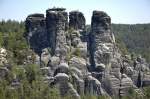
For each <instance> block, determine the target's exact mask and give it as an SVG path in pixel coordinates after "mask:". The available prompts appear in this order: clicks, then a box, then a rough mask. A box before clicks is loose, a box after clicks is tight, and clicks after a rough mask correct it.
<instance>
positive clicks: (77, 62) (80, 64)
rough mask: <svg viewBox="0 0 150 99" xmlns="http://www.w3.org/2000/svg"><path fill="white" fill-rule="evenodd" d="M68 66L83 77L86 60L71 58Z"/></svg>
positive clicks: (85, 71) (85, 69)
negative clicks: (76, 70) (79, 72)
mask: <svg viewBox="0 0 150 99" xmlns="http://www.w3.org/2000/svg"><path fill="white" fill-rule="evenodd" d="M69 66H70V67H76V68H77V69H79V70H80V71H81V72H82V74H83V75H86V74H87V71H88V70H87V65H86V60H85V59H83V58H80V57H73V58H71V59H70V61H69Z"/></svg>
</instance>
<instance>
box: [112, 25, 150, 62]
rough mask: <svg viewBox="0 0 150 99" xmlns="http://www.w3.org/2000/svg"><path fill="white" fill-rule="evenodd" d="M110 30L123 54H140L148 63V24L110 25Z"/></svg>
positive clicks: (149, 55)
mask: <svg viewBox="0 0 150 99" xmlns="http://www.w3.org/2000/svg"><path fill="white" fill-rule="evenodd" d="M112 30H113V32H114V34H115V37H116V41H117V44H118V45H119V47H120V48H121V49H122V48H124V49H122V50H123V51H124V52H125V53H127V52H129V53H130V54H136V55H138V54H140V55H142V56H143V57H145V58H146V59H147V61H148V62H150V54H149V53H150V38H149V37H150V24H135V25H128V24H112Z"/></svg>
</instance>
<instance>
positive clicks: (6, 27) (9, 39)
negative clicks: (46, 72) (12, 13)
mask: <svg viewBox="0 0 150 99" xmlns="http://www.w3.org/2000/svg"><path fill="white" fill-rule="evenodd" d="M24 32H25V27H24V23H23V22H17V21H11V20H8V21H1V22H0V47H3V48H5V49H7V50H8V51H9V52H10V53H11V54H12V56H11V60H13V61H14V62H15V63H17V64H23V62H24V60H25V58H26V56H27V53H28V51H27V50H28V46H27V42H26V40H25V38H24V37H23V35H24ZM8 55H10V54H8ZM8 57H10V56H8Z"/></svg>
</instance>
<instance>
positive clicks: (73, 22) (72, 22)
mask: <svg viewBox="0 0 150 99" xmlns="http://www.w3.org/2000/svg"><path fill="white" fill-rule="evenodd" d="M69 27H70V28H72V29H75V30H84V29H85V18H84V15H83V13H82V12H79V11H72V12H70V13H69Z"/></svg>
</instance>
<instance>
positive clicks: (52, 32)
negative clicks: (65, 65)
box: [46, 9, 68, 56]
mask: <svg viewBox="0 0 150 99" xmlns="http://www.w3.org/2000/svg"><path fill="white" fill-rule="evenodd" d="M67 20H68V17H67V12H65V11H64V10H63V11H59V10H58V11H57V10H56V9H48V10H47V11H46V26H47V34H48V42H49V44H50V47H51V51H52V54H53V55H54V54H57V55H59V56H60V55H61V56H63V55H66V53H67V51H66V48H65V45H66V36H65V30H66V26H67Z"/></svg>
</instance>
